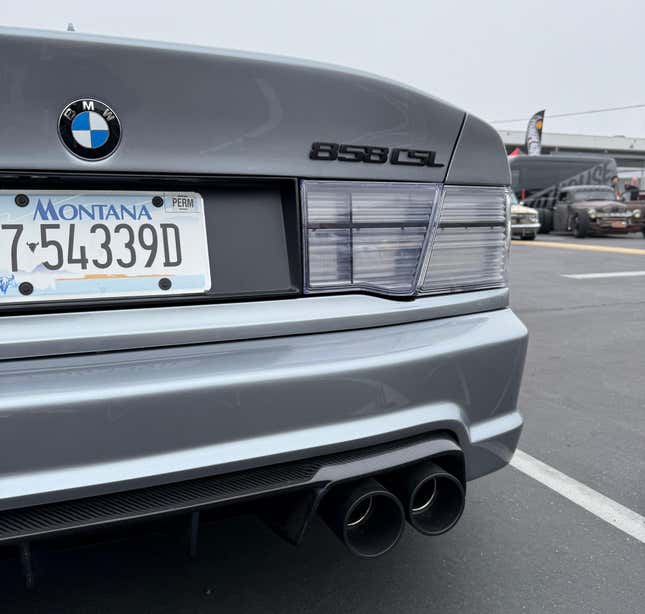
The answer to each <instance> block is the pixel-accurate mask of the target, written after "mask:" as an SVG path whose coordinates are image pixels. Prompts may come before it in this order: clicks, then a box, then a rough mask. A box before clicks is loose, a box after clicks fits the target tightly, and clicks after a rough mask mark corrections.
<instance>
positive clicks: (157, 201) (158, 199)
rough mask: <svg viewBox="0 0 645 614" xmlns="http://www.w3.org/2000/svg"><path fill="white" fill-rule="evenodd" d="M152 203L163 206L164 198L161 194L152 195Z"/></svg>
mask: <svg viewBox="0 0 645 614" xmlns="http://www.w3.org/2000/svg"><path fill="white" fill-rule="evenodd" d="M152 204H153V205H154V206H155V207H161V206H162V205H163V198H161V196H153V197H152Z"/></svg>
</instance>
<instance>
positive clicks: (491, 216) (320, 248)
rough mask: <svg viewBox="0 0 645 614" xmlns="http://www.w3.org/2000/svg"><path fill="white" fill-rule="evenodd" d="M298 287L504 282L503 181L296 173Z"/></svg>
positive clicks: (435, 288) (405, 288) (414, 289)
mask: <svg viewBox="0 0 645 614" xmlns="http://www.w3.org/2000/svg"><path fill="white" fill-rule="evenodd" d="M301 195H302V203H303V218H304V241H305V291H306V292H308V293H318V292H331V291H336V292H337V291H343V290H344V291H349V290H355V289H365V290H371V291H375V292H379V293H383V294H391V295H407V296H409V295H414V294H417V293H420V294H437V293H443V292H462V291H467V290H477V289H483V288H496V287H502V286H504V285H505V284H506V261H507V256H508V245H509V229H508V219H509V218H508V211H509V198H508V192H507V190H506V189H505V188H479V187H459V186H446V187H445V188H442V187H441V186H438V185H436V184H406V183H380V182H351V181H337V182H335V181H303V182H302V194H301Z"/></svg>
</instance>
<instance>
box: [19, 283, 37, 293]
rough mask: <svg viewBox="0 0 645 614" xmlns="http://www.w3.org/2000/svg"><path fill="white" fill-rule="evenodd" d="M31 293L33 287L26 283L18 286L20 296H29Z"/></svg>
mask: <svg viewBox="0 0 645 614" xmlns="http://www.w3.org/2000/svg"><path fill="white" fill-rule="evenodd" d="M33 291H34V287H33V286H32V285H31V284H30V283H29V282H28V281H23V282H22V283H21V284H20V285H19V286H18V292H20V294H23V295H24V296H29V295H30V294H31V293H32V292H33Z"/></svg>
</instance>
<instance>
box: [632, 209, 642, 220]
mask: <svg viewBox="0 0 645 614" xmlns="http://www.w3.org/2000/svg"><path fill="white" fill-rule="evenodd" d="M633 215H634V217H636V218H638V217H640V216H641V210H640V209H634V213H633Z"/></svg>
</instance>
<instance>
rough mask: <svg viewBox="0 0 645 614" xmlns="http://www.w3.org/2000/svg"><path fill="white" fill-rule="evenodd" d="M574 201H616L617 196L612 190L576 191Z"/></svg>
mask: <svg viewBox="0 0 645 614" xmlns="http://www.w3.org/2000/svg"><path fill="white" fill-rule="evenodd" d="M573 200H576V201H579V200H616V195H615V194H614V191H613V190H612V189H611V188H607V189H606V190H576V191H575V192H573Z"/></svg>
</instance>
